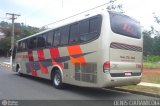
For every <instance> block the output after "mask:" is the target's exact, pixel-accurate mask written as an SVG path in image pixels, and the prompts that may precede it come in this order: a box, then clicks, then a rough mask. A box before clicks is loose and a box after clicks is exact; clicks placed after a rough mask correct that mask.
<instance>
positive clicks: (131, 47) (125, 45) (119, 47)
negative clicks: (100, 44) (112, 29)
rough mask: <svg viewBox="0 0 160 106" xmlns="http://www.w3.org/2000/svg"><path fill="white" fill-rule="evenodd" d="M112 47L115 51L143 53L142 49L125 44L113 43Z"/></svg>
mask: <svg viewBox="0 0 160 106" xmlns="http://www.w3.org/2000/svg"><path fill="white" fill-rule="evenodd" d="M110 47H111V48H114V49H122V50H130V51H138V52H142V47H138V46H133V45H128V44H123V43H117V42H112V43H111V45H110Z"/></svg>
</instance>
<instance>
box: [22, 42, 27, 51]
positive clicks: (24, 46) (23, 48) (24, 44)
mask: <svg viewBox="0 0 160 106" xmlns="http://www.w3.org/2000/svg"><path fill="white" fill-rule="evenodd" d="M25 49H26V41H25V40H24V41H22V50H25Z"/></svg>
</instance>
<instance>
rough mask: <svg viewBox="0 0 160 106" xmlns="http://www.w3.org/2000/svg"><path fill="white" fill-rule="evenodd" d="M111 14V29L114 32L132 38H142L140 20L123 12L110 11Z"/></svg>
mask: <svg viewBox="0 0 160 106" xmlns="http://www.w3.org/2000/svg"><path fill="white" fill-rule="evenodd" d="M109 14H110V24H111V29H112V31H113V32H114V33H117V34H120V35H124V36H128V37H132V38H138V39H140V38H141V28H140V23H139V22H137V21H136V20H134V19H132V18H130V17H128V16H126V15H123V14H118V13H113V12H109Z"/></svg>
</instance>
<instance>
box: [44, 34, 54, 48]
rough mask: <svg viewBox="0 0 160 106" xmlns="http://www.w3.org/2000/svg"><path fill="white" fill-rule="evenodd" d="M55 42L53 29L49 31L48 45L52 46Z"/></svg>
mask: <svg viewBox="0 0 160 106" xmlns="http://www.w3.org/2000/svg"><path fill="white" fill-rule="evenodd" d="M52 42H53V31H50V32H48V36H47V41H46V46H52Z"/></svg>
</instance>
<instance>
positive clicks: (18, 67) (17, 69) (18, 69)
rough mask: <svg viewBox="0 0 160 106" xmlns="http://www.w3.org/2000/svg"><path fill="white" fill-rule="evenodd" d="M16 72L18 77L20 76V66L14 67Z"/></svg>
mask: <svg viewBox="0 0 160 106" xmlns="http://www.w3.org/2000/svg"><path fill="white" fill-rule="evenodd" d="M16 72H18V75H20V76H22V73H21V72H20V66H19V65H17V66H16Z"/></svg>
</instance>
